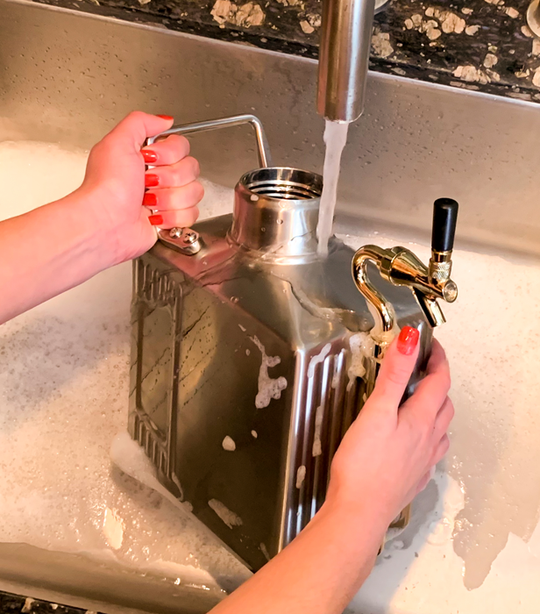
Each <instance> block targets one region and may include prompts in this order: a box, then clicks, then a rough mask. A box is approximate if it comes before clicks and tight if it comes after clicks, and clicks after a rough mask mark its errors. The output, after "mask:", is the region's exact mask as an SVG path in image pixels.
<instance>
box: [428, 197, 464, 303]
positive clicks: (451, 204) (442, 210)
mask: <svg viewBox="0 0 540 614" xmlns="http://www.w3.org/2000/svg"><path fill="white" fill-rule="evenodd" d="M458 209H459V205H458V204H457V202H456V201H455V200H453V199H452V198H439V199H437V200H436V201H435V203H434V205H433V228H432V231H431V258H430V260H429V266H428V280H429V283H430V284H431V285H432V286H434V287H438V288H439V289H440V290H441V292H442V295H443V296H442V298H444V300H445V301H448V302H449V303H452V302H454V301H455V300H456V298H457V286H456V284H455V283H454V282H453V281H452V280H451V279H450V275H451V273H452V250H453V249H454V237H455V234H456V224H457V216H458Z"/></svg>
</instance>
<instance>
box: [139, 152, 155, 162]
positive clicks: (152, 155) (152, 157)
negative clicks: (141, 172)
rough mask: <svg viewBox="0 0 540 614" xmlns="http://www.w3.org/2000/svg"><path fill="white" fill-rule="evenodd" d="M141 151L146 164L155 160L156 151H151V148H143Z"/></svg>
mask: <svg viewBox="0 0 540 614" xmlns="http://www.w3.org/2000/svg"><path fill="white" fill-rule="evenodd" d="M141 153H142V156H143V158H144V161H145V162H146V164H152V162H155V161H156V160H157V154H156V152H155V151H152V150H151V149H143V150H142V151H141Z"/></svg>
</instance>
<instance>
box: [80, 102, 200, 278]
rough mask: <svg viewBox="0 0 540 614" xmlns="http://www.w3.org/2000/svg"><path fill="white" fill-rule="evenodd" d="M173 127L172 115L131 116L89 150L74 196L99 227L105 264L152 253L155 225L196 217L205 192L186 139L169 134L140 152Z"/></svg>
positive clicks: (190, 221)
mask: <svg viewBox="0 0 540 614" xmlns="http://www.w3.org/2000/svg"><path fill="white" fill-rule="evenodd" d="M172 123H173V119H172V117H167V116H157V115H148V114H146V113H141V112H134V113H130V115H128V116H127V117H126V118H125V119H124V120H123V121H121V122H120V123H119V124H118V125H117V126H116V128H114V129H113V130H112V131H111V132H109V134H107V136H105V137H104V138H103V139H102V140H101V141H100V142H99V143H98V144H97V145H95V147H93V148H92V151H91V152H90V156H89V159H88V165H87V169H86V176H85V178H84V182H83V184H82V186H81V187H80V188H79V190H77V193H78V194H79V196H81V198H80V201H79V202H80V206H81V207H83V208H84V209H85V211H84V215H85V216H86V218H87V219H88V217H89V218H90V220H91V221H90V223H91V224H96V225H99V226H100V227H101V228H103V231H104V232H103V239H104V241H103V250H104V251H105V252H107V259H106V264H107V266H112V265H114V264H118V263H120V262H124V261H126V260H129V259H131V258H135V257H137V256H140V255H141V254H142V253H144V252H145V251H147V250H148V249H150V247H152V245H153V244H154V243H155V242H156V230H155V227H156V226H159V227H162V228H173V227H175V226H179V227H184V226H190V225H191V224H193V223H194V222H195V220H196V219H197V216H198V213H199V212H198V209H197V204H198V203H199V202H200V200H201V199H202V197H203V194H204V192H203V187H202V185H201V184H200V183H199V182H198V181H197V178H198V176H199V164H198V162H197V160H195V159H194V158H192V157H190V156H189V155H188V154H189V142H188V140H187V139H186V138H185V137H183V136H177V135H173V136H170V137H168V138H167V139H165V140H163V141H161V142H157V143H154V144H153V145H151V146H149V147H144V148H143V144H144V142H145V140H146V139H147V138H148V137H150V136H154V135H156V134H158V133H160V132H163V131H164V130H168V129H169V128H170V127H171V126H172ZM141 148H142V149H141ZM146 164H147V165H150V166H151V167H153V168H149V169H146V166H145V165H146ZM77 193H76V194H77Z"/></svg>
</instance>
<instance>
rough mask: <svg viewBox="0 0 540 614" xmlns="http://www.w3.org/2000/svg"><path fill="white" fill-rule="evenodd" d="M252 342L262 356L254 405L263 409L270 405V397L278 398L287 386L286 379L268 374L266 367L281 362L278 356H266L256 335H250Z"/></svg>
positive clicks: (274, 365) (269, 367)
mask: <svg viewBox="0 0 540 614" xmlns="http://www.w3.org/2000/svg"><path fill="white" fill-rule="evenodd" d="M250 339H251V340H252V341H253V343H254V344H255V345H256V346H257V347H258V348H259V350H260V352H261V356H262V360H261V367H260V369H259V391H258V392H257V396H256V397H255V407H256V408H257V409H263V408H264V407H268V406H269V405H270V401H272V399H280V398H281V393H282V392H283V390H285V388H287V380H286V379H285V378H284V377H283V376H280V377H278V378H275V379H274V378H272V377H270V375H269V374H268V369H271V368H272V367H276V366H277V365H279V363H280V362H281V358H280V357H279V356H268V354H267V353H266V350H265V348H264V345H263V344H262V343H261V342H260V341H259V339H258V337H256V336H253V337H250Z"/></svg>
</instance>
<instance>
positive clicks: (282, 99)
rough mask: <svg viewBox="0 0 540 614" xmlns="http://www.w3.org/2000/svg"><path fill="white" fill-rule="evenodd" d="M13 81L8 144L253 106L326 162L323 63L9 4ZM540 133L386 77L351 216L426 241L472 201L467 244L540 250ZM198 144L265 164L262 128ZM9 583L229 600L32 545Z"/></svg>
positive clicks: (2, 51)
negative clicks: (450, 211)
mask: <svg viewBox="0 0 540 614" xmlns="http://www.w3.org/2000/svg"><path fill="white" fill-rule="evenodd" d="M0 80H1V81H0V83H1V87H0V115H1V117H0V137H2V138H3V139H26V140H28V139H31V140H42V141H51V142H59V143H61V144H66V145H75V146H79V147H87V148H88V147H90V146H91V145H92V144H93V143H95V142H96V141H97V140H98V139H99V138H100V137H101V136H102V135H103V134H104V133H105V132H106V131H107V130H108V129H109V128H110V127H112V126H113V125H114V123H115V122H117V121H118V120H119V119H121V118H122V117H123V116H124V115H125V114H127V113H128V112H129V111H131V110H133V109H141V110H146V111H149V112H155V113H167V114H171V115H174V116H175V117H176V118H177V120H181V121H182V122H188V121H195V120H202V119H207V118H213V117H219V116H225V115H233V114H237V113H244V112H250V113H251V112H252V113H255V114H256V115H258V116H259V117H260V118H261V120H262V121H263V123H264V125H265V128H266V131H267V134H268V137H269V140H270V145H271V147H272V150H273V152H274V157H275V160H276V162H277V163H279V164H284V165H286V164H290V165H293V166H300V167H304V168H306V169H310V170H320V168H321V166H322V157H323V142H322V131H323V124H322V120H321V119H320V118H319V117H318V116H317V115H316V112H315V86H316V64H315V62H313V61H311V60H306V59H302V58H297V57H292V56H286V55H282V54H277V53H271V52H267V51H262V50H260V49H255V48H251V47H248V46H245V45H234V44H230V43H223V42H218V41H213V40H209V39H203V38H197V37H194V36H190V35H183V34H178V33H170V32H166V31H164V30H162V29H158V28H155V27H146V26H141V25H128V24H126V23H123V22H117V21H114V20H110V19H105V18H99V17H91V16H85V15H83V14H81V13H71V12H69V11H66V10H61V9H55V8H50V7H44V6H41V5H36V4H34V3H32V2H10V1H7V0H0ZM539 134H540V107H539V106H537V105H534V104H531V103H525V102H522V101H517V100H510V99H500V98H496V97H493V96H487V95H483V94H479V93H474V92H469V91H461V90H458V89H450V88H446V87H442V86H435V85H432V84H426V83H421V82H417V81H411V80H407V79H403V78H400V77H390V76H386V75H379V74H373V73H371V74H370V75H369V87H368V97H367V104H366V113H365V115H364V116H363V118H361V119H360V121H359V122H357V123H356V124H355V125H353V126H352V127H351V129H350V133H349V145H348V147H347V149H346V150H345V154H344V165H343V168H342V182H341V192H340V205H339V208H338V220H339V222H340V225H341V226H342V227H343V226H345V227H346V228H347V231H348V232H351V234H352V233H353V232H354V233H356V234H365V233H366V232H367V231H369V230H370V229H373V228H380V227H384V228H385V229H394V230H395V231H396V232H398V233H404V232H406V233H407V235H408V236H409V237H415V238H419V239H422V238H423V236H424V234H425V233H427V232H428V230H429V225H430V215H431V207H432V203H433V200H434V199H435V198H437V197H440V196H450V197H453V198H456V199H457V200H458V201H460V203H461V207H462V208H461V213H460V215H461V220H460V229H459V239H458V246H461V247H467V246H468V245H474V246H476V247H475V249H480V250H485V251H493V252H495V251H497V250H501V249H504V250H506V251H507V252H511V251H513V252H519V253H522V254H528V255H530V256H533V257H536V256H538V255H540V240H539V237H540V207H539V206H538V202H539V199H538V193H539V191H538V184H537V179H538V169H539V168H540V139H539V138H538V135H539ZM193 152H194V155H196V156H197V157H198V158H199V159H200V161H201V166H202V169H203V173H204V175H205V176H206V177H208V178H210V179H212V180H213V181H216V182H218V183H221V184H224V185H227V186H231V187H232V186H233V185H234V183H235V182H236V180H237V178H238V177H239V175H240V174H241V172H243V171H246V170H249V169H251V168H253V167H254V166H255V165H256V152H255V151H254V149H253V144H252V139H251V135H250V134H249V132H248V131H247V130H246V131H243V130H242V129H238V132H237V133H233V134H231V135H230V137H228V140H227V141H224V140H223V136H222V135H220V134H218V135H216V134H212V133H210V134H207V135H201V136H200V137H199V138H198V139H197V140H196V141H194V143H193ZM535 180H536V181H535ZM0 588H1V589H5V590H13V591H19V592H24V591H25V590H26V591H28V590H30V588H31V590H32V594H34V595H35V596H38V597H39V596H43V597H45V598H51V599H58V600H60V601H63V602H68V603H73V604H74V605H82V606H83V607H84V606H86V607H89V608H91V609H101V610H105V611H109V612H114V611H130V610H140V611H160V612H186V613H193V614H195V613H199V612H201V613H202V612H206V611H208V609H210V608H211V607H212V605H213V604H214V603H216V602H217V600H219V598H220V595H219V594H217V593H213V592H212V591H201V590H198V589H195V588H189V587H183V586H181V587H176V586H170V585H168V584H164V583H163V582H162V581H160V580H159V579H158V578H152V577H150V576H147V577H143V576H141V575H140V574H136V573H131V572H123V573H121V572H119V571H118V570H117V569H115V568H113V567H107V566H105V565H100V564H97V563H93V562H91V561H90V560H88V559H86V558H85V557H84V556H82V555H67V554H57V553H51V552H47V551H44V550H38V549H35V548H31V547H29V546H24V545H18V544H15V545H6V544H2V545H0Z"/></svg>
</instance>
